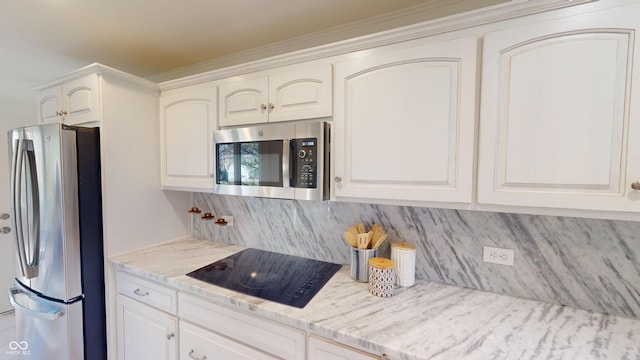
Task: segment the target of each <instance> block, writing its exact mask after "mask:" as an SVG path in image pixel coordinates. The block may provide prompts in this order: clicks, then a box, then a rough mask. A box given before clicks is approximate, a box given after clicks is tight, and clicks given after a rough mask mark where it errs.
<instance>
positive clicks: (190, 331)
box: [180, 321, 277, 360]
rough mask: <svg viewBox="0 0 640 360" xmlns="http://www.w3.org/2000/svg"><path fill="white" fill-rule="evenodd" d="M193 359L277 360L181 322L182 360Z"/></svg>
mask: <svg viewBox="0 0 640 360" xmlns="http://www.w3.org/2000/svg"><path fill="white" fill-rule="evenodd" d="M193 359H225V360H267V359H269V360H270V359H277V358H276V357H273V356H269V355H267V354H265V353H263V352H260V351H258V350H255V349H253V348H251V347H249V346H246V345H244V344H241V343H239V342H236V341H233V340H231V339H228V338H226V337H223V336H220V335H218V334H215V333H213V332H211V331H207V330H205V329H202V328H200V327H198V326H194V325H191V324H190V323H188V322H185V321H180V360H193Z"/></svg>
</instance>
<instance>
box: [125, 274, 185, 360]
mask: <svg viewBox="0 0 640 360" xmlns="http://www.w3.org/2000/svg"><path fill="white" fill-rule="evenodd" d="M116 279H117V280H116V281H117V284H116V287H117V289H118V297H117V300H116V302H117V329H118V335H117V342H118V359H119V360H138V359H154V360H163V359H164V360H174V359H177V358H178V338H177V337H178V317H177V316H175V315H176V306H177V292H176V291H175V290H174V289H173V288H170V287H167V286H164V285H162V284H159V283H156V282H153V281H149V280H146V279H143V278H140V277H137V276H133V275H130V274H127V273H123V272H119V273H118V274H117V275H116Z"/></svg>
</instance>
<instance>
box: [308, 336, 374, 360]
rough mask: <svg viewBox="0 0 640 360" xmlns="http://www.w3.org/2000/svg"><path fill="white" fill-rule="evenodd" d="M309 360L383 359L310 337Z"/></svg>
mask: <svg viewBox="0 0 640 360" xmlns="http://www.w3.org/2000/svg"><path fill="white" fill-rule="evenodd" d="M307 346H308V348H307V354H308V356H307V359H308V360H371V359H382V357H380V356H376V355H373V354H368V353H365V352H362V351H359V350H356V349H352V348H349V347H346V346H343V345H339V344H336V343H333V342H329V341H326V340H323V339H320V338H317V337H315V336H310V337H309V341H308V343H307Z"/></svg>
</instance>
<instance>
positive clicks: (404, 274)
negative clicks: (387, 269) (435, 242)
mask: <svg viewBox="0 0 640 360" xmlns="http://www.w3.org/2000/svg"><path fill="white" fill-rule="evenodd" d="M391 260H392V261H393V262H394V263H395V264H396V284H398V285H399V286H412V285H413V284H414V283H415V282H416V246H415V245H413V244H409V243H407V242H404V241H403V242H394V243H391Z"/></svg>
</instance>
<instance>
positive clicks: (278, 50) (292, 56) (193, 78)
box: [147, 0, 598, 90]
mask: <svg viewBox="0 0 640 360" xmlns="http://www.w3.org/2000/svg"><path fill="white" fill-rule="evenodd" d="M596 1H598V0H512V1H509V2H506V3H502V4H499V5H494V6H489V7H485V8H482V9H478V10H472V11H468V12H465V13H461V14H456V15H451V16H446V17H440V18H437V19H433V20H428V21H423V22H420V23H417V24H412V25H407V26H401V27H397V28H392V29H391V30H384V31H380V32H375V33H369V34H366V35H360V36H357V35H353V37H351V38H349V39H346V40H340V41H334V42H331V39H334V38H336V37H337V36H338V35H343V36H344V34H345V33H349V34H357V33H361V32H363V31H365V32H366V31H367V30H369V29H372V28H376V27H377V28H380V27H383V26H390V27H393V25H394V24H397V23H400V22H402V21H406V20H403V19H406V18H407V17H409V16H412V17H420V16H425V15H424V14H425V13H427V12H429V11H431V12H433V11H434V10H435V9H437V8H438V7H441V6H445V3H451V2H450V1H437V2H430V3H428V4H426V5H423V6H416V7H412V8H409V9H405V10H402V11H398V12H394V13H390V14H388V15H384V16H380V17H376V18H371V19H368V20H365V21H360V22H357V23H353V24H350V25H347V26H340V27H334V28H331V29H328V30H325V31H321V32H316V33H313V34H309V35H305V36H300V37H296V38H292V39H289V40H285V41H281V42H278V43H274V44H270V45H266V46H262V47H258V48H255V49H251V50H248V51H243V52H238V53H235V54H232V55H229V56H224V57H220V58H216V59H211V60H208V61H204V62H201V63H198V64H194V65H190V66H186V67H182V68H178V69H175V70H171V71H167V72H163V73H160V74H156V75H152V76H150V77H147V79H149V80H152V81H156V82H160V84H159V87H160V89H161V90H171V89H175V88H179V87H183V86H188V85H194V84H198V83H203V82H208V81H214V80H220V79H224V78H228V77H232V76H236V75H241V74H246V73H250V72H255V71H261V70H267V69H271V68H275V67H280V66H286V65H292V64H296V63H301V62H306V61H312V60H318V59H322V58H327V57H331V56H337V55H342V54H346V53H350V52H354V51H359V50H365V49H369V48H374V47H378V46H384V45H389V44H393V43H398V42H402V41H408V40H413V39H417V38H422V37H427V36H433V35H438V34H444V33H448V32H452V31H457V30H463V29H468V28H471V27H476V26H481V25H486V24H490V23H494V22H498V21H504V20H509V19H514V18H518V17H522V16H526V15H532V14H537V13H543V12H547V11H551V10H556V9H560V8H565V7H569V6H575V5H579V4H585V3H591V2H596ZM327 42H329V43H327ZM313 44H321V45H316V46H313ZM167 79H173V80H167ZM165 80H166V81H165Z"/></svg>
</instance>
